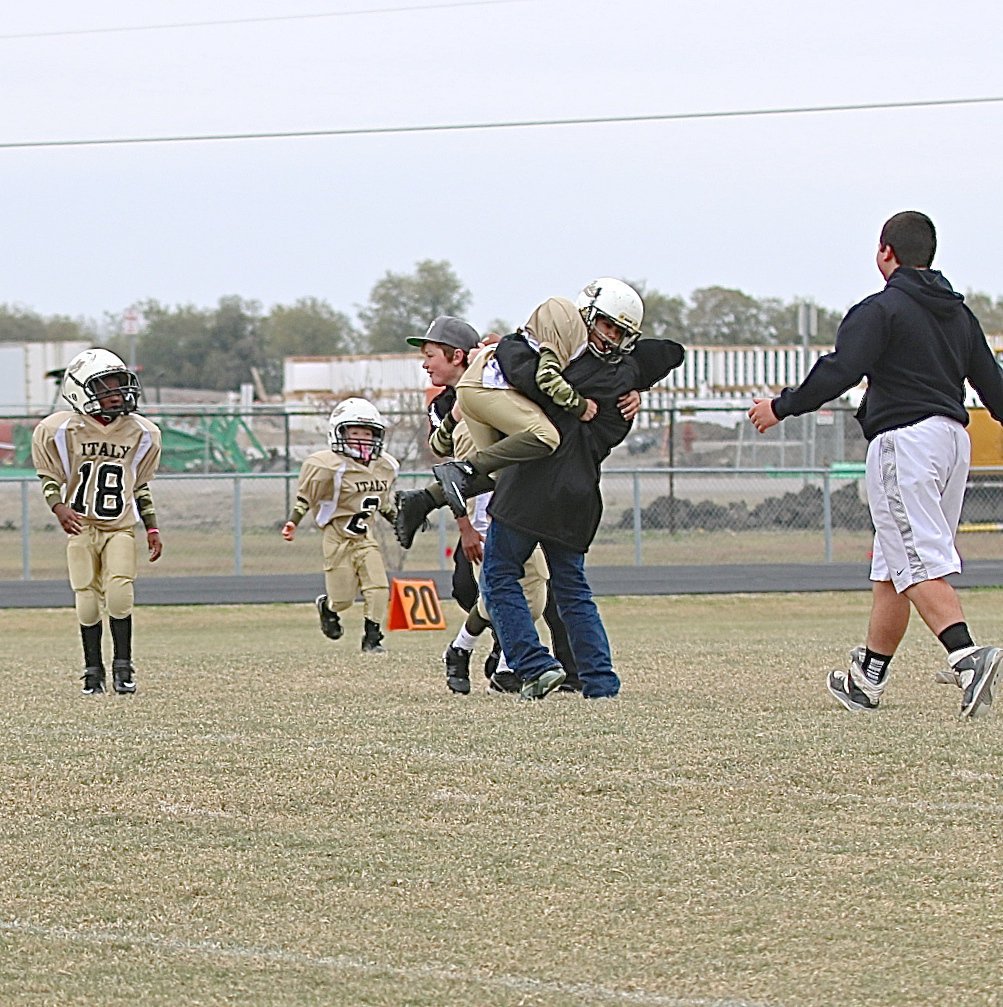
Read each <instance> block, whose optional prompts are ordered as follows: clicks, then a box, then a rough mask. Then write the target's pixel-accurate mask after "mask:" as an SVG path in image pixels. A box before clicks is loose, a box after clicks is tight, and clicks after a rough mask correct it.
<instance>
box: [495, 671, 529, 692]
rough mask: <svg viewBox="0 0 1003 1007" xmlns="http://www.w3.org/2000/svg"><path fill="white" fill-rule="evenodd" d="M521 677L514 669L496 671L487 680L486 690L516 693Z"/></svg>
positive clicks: (519, 686)
mask: <svg viewBox="0 0 1003 1007" xmlns="http://www.w3.org/2000/svg"><path fill="white" fill-rule="evenodd" d="M521 688H522V679H521V678H520V677H519V676H518V675H517V674H516V673H515V672H514V671H496V672H494V673H493V674H492V676H491V678H490V679H489V680H488V692H504V693H517V692H519V690H520V689H521Z"/></svg>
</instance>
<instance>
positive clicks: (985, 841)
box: [0, 591, 1003, 1007]
mask: <svg viewBox="0 0 1003 1007" xmlns="http://www.w3.org/2000/svg"><path fill="white" fill-rule="evenodd" d="M964 601H965V604H966V608H967V611H968V615H969V618H970V620H971V622H972V625H973V626H974V627H975V629H976V631H977V633H978V634H979V636H980V637H981V638H984V639H986V640H988V639H990V638H992V637H995V638H996V639H997V640H1000V639H1003V615H1001V613H1003V592H999V591H969V592H966V593H965V595H964ZM867 602H868V600H867V597H866V595H864V594H830V595H825V594H818V595H810V596H804V597H797V596H793V595H781V596H769V597H762V598H755V597H745V596H743V597H740V598H739V597H714V598H700V597H684V598H645V599H615V600H614V599H611V600H605V601H603V603H602V609H603V613H604V615H605V617H606V618H607V621H608V626H609V629H610V632H611V636H612V638H613V641H614V648H615V652H616V658H617V665H618V668H619V670H620V672H621V675H622V677H623V679H624V692H623V695H622V696H621V698H620V699H619V700H617V701H615V702H606V703H599V704H590V703H587V702H585V701H583V700H580V699H578V698H577V697H570V696H552V697H550V698H548V699H547V700H545V701H544V702H542V703H532V704H530V703H518V702H514V701H511V700H510V699H508V698H506V697H501V696H496V695H489V694H487V693H485V692H484V691H482V689H481V683H480V681H479V680H478V682H477V687H476V688H475V691H474V692H473V693H472V694H471V695H470V696H468V697H455V696H452V695H450V694H449V693H448V692H447V691H446V689H445V686H444V682H443V679H442V676H441V669H440V665H439V663H438V655H439V653H441V650H442V648H443V647H444V646H445V643H446V642H447V634H446V633H441V632H437V633H410V634H407V633H395V634H391V635H390V639H389V644H390V648H391V649H390V652H389V653H388V654H386V655H382V656H369V655H367V656H366V657H363V656H362V655H360V654H359V653H358V645H359V639H360V637H361V613H360V611H359V610H358V609H356V610H354V611H353V612H351V613H349V614H348V615H347V616H346V617H345V619H344V621H345V622H346V625H347V627H348V632H347V636H346V637H345V638H344V639H342V640H341V641H339V642H337V643H331V642H329V641H327V640H325V639H324V638H323V637H322V636H321V635H320V633H319V630H318V627H317V626H316V616H315V613H314V612H313V611H312V609H311V608H310V607H309V606H295V607H294V606H288V607H282V606H266V607H245V608H237V607H234V608H229V607H202V608H148V609H141V610H140V611H139V613H138V616H137V660H136V663H137V667H138V668H139V674H138V680H139V683H140V685H139V692H138V693H137V695H136V696H135V697H132V698H119V697H115V696H104V697H95V698H91V699H83V698H81V697H80V696H79V694H78V689H79V683H78V682H77V680H76V676H77V675H78V674H79V669H78V641H77V633H76V629H75V626H74V620H73V616H72V612H70V611H69V610H65V611H37V610H29V611H18V612H9V611H8V612H0V630H2V633H3V639H4V644H5V647H4V649H5V653H6V654H7V658H6V660H5V667H6V668H7V669H8V685H7V687H6V689H5V697H4V705H3V709H4V726H5V744H4V753H3V760H2V766H3V770H2V777H0V808H2V829H0V864H2V871H0V893H2V898H0V1003H2V1004H4V1005H17V1007H20V1005H77V1004H79V1005H88V1007H93V1005H119V1004H121V1005H126V1004H130V1005H133V1004H143V1005H151V1004H152V1005H177V1004H202V1005H209V1004H241V1005H249V1004H254V1005H259V1004H260V1005H314V1004H316V1005H331V1004H334V1005H416V1007H440V1005H447V1004H448V1005H471V1007H473V1005H477V1007H480V1005H500V1007H516V1005H526V1007H535V1005H555V1007H556V1005H561V1007H563V1005H567V1007H572V1005H583V1004H603V1005H618V1004H623V1005H657V1007H670V1005H671V1007H713V1005H717V1007H725V1005H731V1007H737V1005H740V1004H743V1005H758V1007H780V1005H788V1007H794V1005H815V1004H832V1005H839V1007H848V1005H865V1004H866V1005H868V1007H880V1005H888V1007H909V1005H921V1004H922V1005H930V1004H979V1005H998V1004H999V1003H1000V1002H1001V990H1003V969H1001V965H1000V951H999V949H1000V947H1001V946H1003V845H1001V844H1003V793H1001V778H1003V770H1001V754H1003V705H1001V703H1003V701H998V703H997V706H998V707H1000V709H998V711H997V715H996V717H995V718H993V717H988V718H985V719H982V720H979V721H977V722H974V723H969V724H962V723H959V722H958V721H957V720H956V712H957V707H958V703H959V694H958V692H957V690H955V689H953V688H951V687H946V686H938V685H936V684H934V681H933V671H934V669H935V668H936V667H938V666H939V663H940V662H941V660H942V654H941V649H940V648H939V645H938V644H937V643H936V641H935V640H933V639H932V637H930V636H929V634H927V633H926V632H925V631H924V630H923V629H922V627H920V626H919V625H918V624H917V625H915V626H913V627H912V628H911V630H910V632H909V634H908V636H907V639H906V643H905V645H904V647H903V649H902V651H901V652H900V655H899V656H898V657H897V658H896V661H895V665H894V666H893V679H894V680H893V682H892V684H891V687H890V690H889V693H888V695H887V697H886V700H885V702H884V703H883V705H882V710H881V711H880V712H879V713H878V714H876V715H874V716H867V715H858V716H852V715H850V714H847V713H845V712H843V711H842V710H841V709H840V708H838V707H837V706H836V705H835V704H834V703H833V702H832V701H831V700H829V698H828V696H827V695H826V693H825V691H824V689H823V688H822V685H821V679H822V674H823V672H824V671H825V670H827V669H828V668H829V667H832V666H834V665H835V664H842V663H843V662H844V661H845V659H846V651H847V650H848V648H849V647H850V646H851V645H852V644H854V643H856V642H858V640H859V638H860V636H861V634H862V632H863V628H864V622H865V620H866V614H867ZM449 617H450V624H451V626H455V625H456V624H457V621H458V618H459V613H458V611H457V610H455V609H450V610H449ZM478 674H479V672H478Z"/></svg>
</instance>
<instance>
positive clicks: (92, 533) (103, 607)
mask: <svg viewBox="0 0 1003 1007" xmlns="http://www.w3.org/2000/svg"><path fill="white" fill-rule="evenodd" d="M66 566H67V569H68V571H69V575H70V587H71V588H73V598H74V605H75V607H76V610H77V619H79V621H80V625H81V626H94V625H96V624H97V623H99V622H100V621H101V617H102V615H103V613H104V612H107V613H108V615H109V616H111V618H113V619H124V618H126V616H128V615H131V614H132V606H133V597H134V591H133V582H134V581H135V579H136V537H135V535H134V534H133V531H132V529H131V528H123V529H119V530H118V531H103V530H102V529H100V528H95V527H94V526H92V525H85V526H84V530H83V531H82V532H81V533H80V534H79V535H71V536H70V537H69V540H68V541H67V543H66Z"/></svg>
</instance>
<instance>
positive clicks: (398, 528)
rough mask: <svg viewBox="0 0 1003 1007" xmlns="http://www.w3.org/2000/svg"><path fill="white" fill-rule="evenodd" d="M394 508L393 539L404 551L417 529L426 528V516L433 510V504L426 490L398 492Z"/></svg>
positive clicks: (412, 540)
mask: <svg viewBox="0 0 1003 1007" xmlns="http://www.w3.org/2000/svg"><path fill="white" fill-rule="evenodd" d="M394 506H395V507H396V508H397V514H396V516H395V517H394V537H395V538H396V539H397V541H398V542H400V544H401V545H402V546H404V548H405V549H410V548H411V544H412V543H413V542H414V537H415V535H416V534H417V533H418V531H419V529H421V530H424V529H425V528H427V527H428V515H429V514H431V513H432V511H433V510H435V502H434V501H433V500H432V497H431V496H430V495H429V494H428V492H427V491H426V490H399V491H398V492H397V495H396V496H395V497H394Z"/></svg>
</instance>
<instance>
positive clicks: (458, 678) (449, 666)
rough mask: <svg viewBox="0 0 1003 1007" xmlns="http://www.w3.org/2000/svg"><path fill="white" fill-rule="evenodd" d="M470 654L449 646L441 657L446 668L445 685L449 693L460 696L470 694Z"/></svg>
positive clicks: (459, 648) (460, 648)
mask: <svg viewBox="0 0 1003 1007" xmlns="http://www.w3.org/2000/svg"><path fill="white" fill-rule="evenodd" d="M470 654H471V652H470V651H469V650H464V649H463V648H462V647H454V646H453V645H452V644H450V645H449V646H448V647H447V648H446V650H445V652H444V653H443V655H442V661H443V664H445V666H446V685H448V686H449V691H450V692H456V693H459V695H461V696H465V695H467V693H468V692H470Z"/></svg>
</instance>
